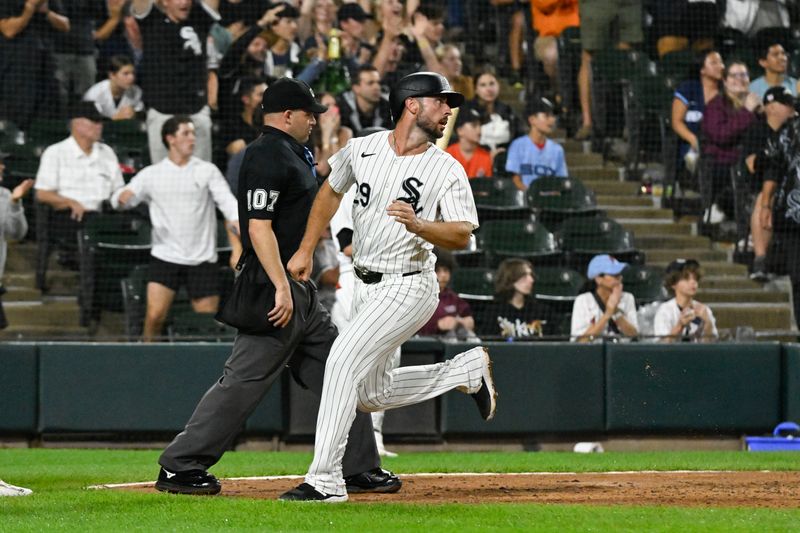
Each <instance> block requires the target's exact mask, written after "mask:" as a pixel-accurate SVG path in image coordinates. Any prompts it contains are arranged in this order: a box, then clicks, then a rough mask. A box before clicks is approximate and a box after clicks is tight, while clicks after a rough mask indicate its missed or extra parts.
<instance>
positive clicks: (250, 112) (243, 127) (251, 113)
mask: <svg viewBox="0 0 800 533" xmlns="http://www.w3.org/2000/svg"><path fill="white" fill-rule="evenodd" d="M266 90H267V84H266V83H264V82H263V81H261V79H259V78H253V77H246V78H242V79H241V80H239V99H240V100H241V106H240V111H239V113H237V114H235V115H233V116H227V117H222V125H221V131H220V139H222V144H223V145H224V146H225V151H226V152H227V153H228V155H229V156H232V155H235V154H238V153H239V152H241V151H242V150H244V149H245V148H246V147H247V145H248V144H250V143H251V142H252V141H254V140H255V139H256V137H258V135H259V133H260V131H261V130H260V129H259V124H260V123H261V115H260V113H259V111H260V109H261V100H262V98H263V96H264V91H266Z"/></svg>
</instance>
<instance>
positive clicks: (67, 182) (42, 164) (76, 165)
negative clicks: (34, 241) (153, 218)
mask: <svg viewBox="0 0 800 533" xmlns="http://www.w3.org/2000/svg"><path fill="white" fill-rule="evenodd" d="M70 115H71V117H72V120H71V121H70V136H69V137H68V138H67V139H65V140H63V141H61V142H58V143H56V144H53V145H51V146H48V147H47V149H45V151H44V153H43V154H42V157H41V159H40V161H39V170H38V172H37V173H36V184H35V189H36V201H37V202H40V203H43V204H47V205H49V206H50V207H52V208H53V210H54V211H53V212H52V213H50V216H49V222H48V224H47V227H48V234H49V237H48V240H49V241H50V242H53V243H57V245H58V247H59V248H60V249H61V250H62V251H66V252H67V253H68V254H71V253H74V252H75V251H76V250H77V237H76V234H77V232H78V230H79V229H80V228H81V226H82V223H83V222H84V221H85V219H86V218H87V217H88V216H91V215H92V214H93V213H96V212H98V211H100V210H101V208H102V204H103V202H104V201H106V200H108V199H109V198H110V197H111V193H112V192H114V191H115V190H116V189H118V188H120V187H122V186H123V185H124V184H125V182H124V181H123V179H122V172H121V171H120V169H119V161H118V160H117V155H116V154H115V153H114V151H113V150H112V149H111V148H110V147H109V146H108V145H105V144H103V143H101V142H100V138H101V137H102V135H103V117H102V116H101V115H100V113H99V112H98V111H97V108H96V107H95V105H94V104H93V103H91V102H79V103H77V104H76V105H75V107H74V108H73V109H72V112H71V113H70ZM41 245H42V244H41V243H40V246H41ZM42 283H43V280H42Z"/></svg>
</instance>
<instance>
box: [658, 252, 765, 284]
mask: <svg viewBox="0 0 800 533" xmlns="http://www.w3.org/2000/svg"><path fill="white" fill-rule="evenodd" d="M654 253H656V252H648V253H647V264H648V265H650V266H655V267H657V268H664V269H666V268H667V262H666V261H664V260H660V261H659V260H651V259H650V256H651V254H654ZM675 257H676V255H675V254H674V252H673V253H672V256H671V259H670V261H671V260H672V259H674V258H675ZM686 257H696V256H695V255H694V254H686ZM700 262H701V263H702V267H703V272H704V273H705V274H706V275H707V276H734V277H738V278H741V279H746V280H748V281H749V279H748V278H747V267H746V266H744V265H739V264H737V263H729V262H727V261H703V260H702V259H701V260H700ZM705 283H706V278H703V280H702V282H701V284H702V286H704V287H705V286H706V285H705Z"/></svg>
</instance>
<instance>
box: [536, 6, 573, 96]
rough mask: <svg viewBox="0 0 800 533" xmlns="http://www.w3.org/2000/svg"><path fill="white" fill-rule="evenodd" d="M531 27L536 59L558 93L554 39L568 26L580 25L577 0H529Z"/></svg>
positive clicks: (556, 55) (555, 92)
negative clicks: (535, 35)
mask: <svg viewBox="0 0 800 533" xmlns="http://www.w3.org/2000/svg"><path fill="white" fill-rule="evenodd" d="M531 17H532V19H533V27H534V29H535V30H536V33H537V34H538V35H537V37H536V40H535V41H534V43H533V52H534V55H535V56H536V59H538V60H539V61H541V62H542V67H543V68H544V73H545V74H546V75H547V77H548V78H550V87H552V89H553V93H554V94H558V43H557V41H556V39H557V38H558V36H559V35H561V32H563V31H564V30H565V29H567V28H569V27H570V26H580V25H581V22H580V17H579V16H578V0H531Z"/></svg>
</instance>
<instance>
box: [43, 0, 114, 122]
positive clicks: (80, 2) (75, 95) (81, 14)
mask: <svg viewBox="0 0 800 533" xmlns="http://www.w3.org/2000/svg"><path fill="white" fill-rule="evenodd" d="M61 3H62V4H63V6H64V15H65V16H66V17H67V18H68V19H69V31H68V32H64V33H57V34H56V35H55V39H54V40H53V47H54V52H55V54H54V58H55V61H56V71H55V76H56V79H57V80H58V83H59V89H60V91H59V96H60V98H61V107H62V109H66V108H67V106H68V105H69V104H70V103H71V102H73V101H74V100H77V99H80V98H81V97H82V96H83V94H84V93H85V92H86V91H87V89H89V87H91V86H92V84H94V82H95V80H96V79H97V59H96V49H95V45H94V28H95V26H101V25H102V23H103V21H104V20H105V16H106V12H105V11H106V6H105V5H104V4H105V2H87V1H85V0H62V2H61Z"/></svg>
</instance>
